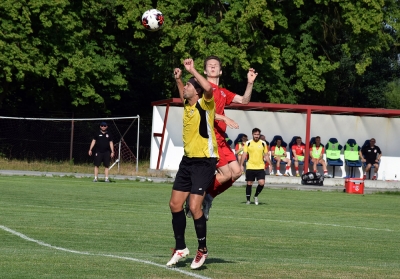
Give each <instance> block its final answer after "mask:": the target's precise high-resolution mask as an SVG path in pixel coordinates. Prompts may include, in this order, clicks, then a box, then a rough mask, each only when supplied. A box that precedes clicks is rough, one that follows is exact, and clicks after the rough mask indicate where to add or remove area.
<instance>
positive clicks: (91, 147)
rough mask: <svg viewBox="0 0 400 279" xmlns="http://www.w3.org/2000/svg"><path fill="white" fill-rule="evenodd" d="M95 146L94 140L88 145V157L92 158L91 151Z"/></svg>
mask: <svg viewBox="0 0 400 279" xmlns="http://www.w3.org/2000/svg"><path fill="white" fill-rule="evenodd" d="M95 144H96V140H92V142H91V143H90V147H89V152H88V153H89V156H92V149H93V147H94V145H95Z"/></svg>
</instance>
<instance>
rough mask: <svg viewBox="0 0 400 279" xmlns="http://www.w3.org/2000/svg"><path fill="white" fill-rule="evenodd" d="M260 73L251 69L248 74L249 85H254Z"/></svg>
mask: <svg viewBox="0 0 400 279" xmlns="http://www.w3.org/2000/svg"><path fill="white" fill-rule="evenodd" d="M257 75H258V73H256V70H254V69H253V68H250V69H249V72H248V73H247V81H248V82H249V83H253V82H254V80H255V79H256V77H257Z"/></svg>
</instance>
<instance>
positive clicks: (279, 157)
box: [271, 139, 293, 176]
mask: <svg viewBox="0 0 400 279" xmlns="http://www.w3.org/2000/svg"><path fill="white" fill-rule="evenodd" d="M281 144H282V140H281V139H277V140H276V145H275V146H272V147H271V153H272V157H273V158H274V159H275V161H276V175H277V176H282V173H281V172H280V170H279V169H280V166H281V161H283V162H286V171H285V174H284V176H293V175H292V174H291V172H290V164H291V163H292V161H291V160H290V159H289V158H287V154H286V148H285V147H283V146H281Z"/></svg>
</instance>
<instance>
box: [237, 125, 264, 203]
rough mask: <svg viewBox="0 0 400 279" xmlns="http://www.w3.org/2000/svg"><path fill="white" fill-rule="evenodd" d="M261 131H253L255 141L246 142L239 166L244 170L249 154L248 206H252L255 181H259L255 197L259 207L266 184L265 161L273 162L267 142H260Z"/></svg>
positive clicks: (247, 168)
mask: <svg viewBox="0 0 400 279" xmlns="http://www.w3.org/2000/svg"><path fill="white" fill-rule="evenodd" d="M260 132H261V131H260V129H258V128H254V129H253V131H252V135H253V139H252V140H249V141H248V142H246V144H245V146H244V149H243V155H242V158H241V161H240V162H239V165H240V166H241V167H242V171H243V170H244V168H243V163H244V158H246V156H247V154H249V160H248V161H247V164H246V181H247V187H246V199H247V202H246V204H250V197H251V190H252V187H253V181H254V180H257V181H258V186H257V189H256V193H255V195H254V203H255V204H256V205H258V195H259V194H260V193H261V191H262V190H263V188H264V184H265V170H264V161H267V162H269V164H271V161H270V159H269V157H268V147H267V144H266V143H265V141H263V140H260Z"/></svg>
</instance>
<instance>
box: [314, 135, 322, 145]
mask: <svg viewBox="0 0 400 279" xmlns="http://www.w3.org/2000/svg"><path fill="white" fill-rule="evenodd" d="M315 143H316V144H318V145H319V144H320V143H321V137H320V136H317V137H315Z"/></svg>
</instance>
